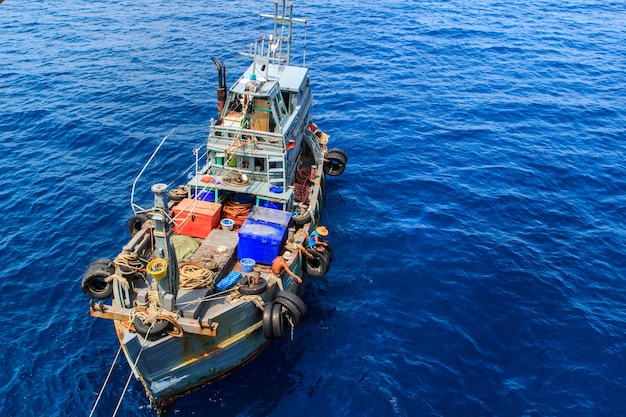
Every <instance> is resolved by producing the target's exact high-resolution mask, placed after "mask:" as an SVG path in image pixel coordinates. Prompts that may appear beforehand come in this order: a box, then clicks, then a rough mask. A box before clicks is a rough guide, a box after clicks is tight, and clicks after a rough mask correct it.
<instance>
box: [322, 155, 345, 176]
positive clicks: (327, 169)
mask: <svg viewBox="0 0 626 417" xmlns="http://www.w3.org/2000/svg"><path fill="white" fill-rule="evenodd" d="M324 159H325V161H324V173H326V174H328V175H330V176H331V177H336V176H337V175H341V174H343V172H344V171H345V170H346V158H345V157H344V156H343V155H342V154H340V153H339V152H336V151H335V152H328V153H327V154H326V156H325V157H324Z"/></svg>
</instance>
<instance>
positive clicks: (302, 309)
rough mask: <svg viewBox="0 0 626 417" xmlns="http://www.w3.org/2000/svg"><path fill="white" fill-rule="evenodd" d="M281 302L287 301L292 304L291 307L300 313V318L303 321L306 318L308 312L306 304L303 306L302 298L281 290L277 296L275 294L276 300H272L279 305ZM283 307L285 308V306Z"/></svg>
mask: <svg viewBox="0 0 626 417" xmlns="http://www.w3.org/2000/svg"><path fill="white" fill-rule="evenodd" d="M282 300H289V301H290V302H291V303H293V305H294V306H295V307H296V308H297V310H298V312H299V313H300V317H302V318H303V319H304V318H305V317H306V315H307V313H308V312H309V310H308V309H307V307H306V304H304V301H302V298H300V297H298V296H297V295H296V294H294V293H292V292H290V291H284V290H283V291H279V292H278V294H276V298H274V302H275V303H280V302H281V301H282ZM285 307H287V306H286V305H285ZM288 309H289V308H288Z"/></svg>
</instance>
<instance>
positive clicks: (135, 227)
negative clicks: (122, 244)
mask: <svg viewBox="0 0 626 417" xmlns="http://www.w3.org/2000/svg"><path fill="white" fill-rule="evenodd" d="M146 221H148V215H147V214H146V213H137V214H135V215H134V216H133V217H131V218H130V220H128V223H127V224H126V229H127V230H128V234H129V235H131V236H135V235H136V234H137V232H139V231H140V230H141V228H142V227H143V224H144V223H145V222H146Z"/></svg>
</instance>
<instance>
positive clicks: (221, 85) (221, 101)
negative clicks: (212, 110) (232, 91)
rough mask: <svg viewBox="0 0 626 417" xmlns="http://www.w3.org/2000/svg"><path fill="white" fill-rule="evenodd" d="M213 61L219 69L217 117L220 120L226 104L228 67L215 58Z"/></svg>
mask: <svg viewBox="0 0 626 417" xmlns="http://www.w3.org/2000/svg"><path fill="white" fill-rule="evenodd" d="M211 60H212V61H213V63H214V64H215V66H216V67H217V117H218V119H219V118H220V117H221V115H222V110H224V105H225V104H226V66H224V62H220V61H218V60H217V59H216V58H215V57H211Z"/></svg>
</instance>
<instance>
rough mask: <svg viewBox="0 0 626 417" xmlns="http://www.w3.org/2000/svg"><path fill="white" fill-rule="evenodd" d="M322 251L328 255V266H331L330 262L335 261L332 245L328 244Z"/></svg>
mask: <svg viewBox="0 0 626 417" xmlns="http://www.w3.org/2000/svg"><path fill="white" fill-rule="evenodd" d="M322 253H323V254H324V255H325V256H326V259H328V266H329V267H330V263H331V262H332V261H333V257H334V253H333V248H332V247H331V246H330V245H326V246H324V252H322Z"/></svg>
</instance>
